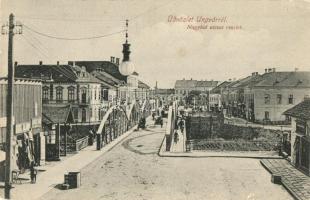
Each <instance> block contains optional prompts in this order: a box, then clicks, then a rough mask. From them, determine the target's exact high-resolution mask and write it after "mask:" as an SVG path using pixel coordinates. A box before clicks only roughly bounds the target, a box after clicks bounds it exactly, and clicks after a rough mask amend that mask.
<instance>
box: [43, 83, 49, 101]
mask: <svg viewBox="0 0 310 200" xmlns="http://www.w3.org/2000/svg"><path fill="white" fill-rule="evenodd" d="M49 91H50V89H49V87H48V86H44V87H43V94H42V99H43V101H48V99H49V95H50V94H49Z"/></svg>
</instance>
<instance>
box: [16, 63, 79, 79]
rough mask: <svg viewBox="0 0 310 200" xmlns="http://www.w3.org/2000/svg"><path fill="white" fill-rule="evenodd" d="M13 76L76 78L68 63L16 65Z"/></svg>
mask: <svg viewBox="0 0 310 200" xmlns="http://www.w3.org/2000/svg"><path fill="white" fill-rule="evenodd" d="M15 77H19V78H32V79H42V80H47V79H50V78H53V80H54V81H56V82H73V81H75V80H76V79H77V76H76V74H75V73H74V71H73V69H72V67H71V66H70V65H17V67H16V68H15Z"/></svg>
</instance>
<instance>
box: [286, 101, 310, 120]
mask: <svg viewBox="0 0 310 200" xmlns="http://www.w3.org/2000/svg"><path fill="white" fill-rule="evenodd" d="M283 114H284V115H289V116H292V117H296V118H301V119H307V120H310V99H306V100H304V101H303V102H301V103H299V104H297V105H296V106H294V107H292V108H290V109H288V110H286V111H285V112H284V113H283Z"/></svg>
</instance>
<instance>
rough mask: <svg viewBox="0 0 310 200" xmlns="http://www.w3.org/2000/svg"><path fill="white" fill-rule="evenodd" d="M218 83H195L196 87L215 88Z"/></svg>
mask: <svg viewBox="0 0 310 200" xmlns="http://www.w3.org/2000/svg"><path fill="white" fill-rule="evenodd" d="M217 84H218V81H197V82H196V87H216V86H217Z"/></svg>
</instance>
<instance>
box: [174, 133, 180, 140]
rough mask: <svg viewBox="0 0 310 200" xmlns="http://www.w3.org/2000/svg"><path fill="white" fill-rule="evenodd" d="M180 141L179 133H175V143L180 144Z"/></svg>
mask: <svg viewBox="0 0 310 200" xmlns="http://www.w3.org/2000/svg"><path fill="white" fill-rule="evenodd" d="M178 140H179V134H178V132H177V131H175V132H174V143H178Z"/></svg>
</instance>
